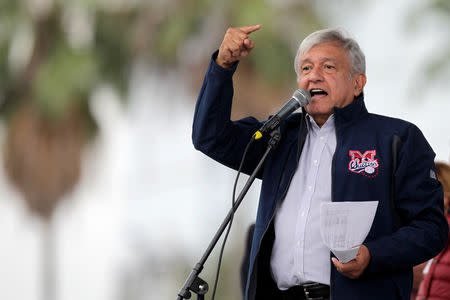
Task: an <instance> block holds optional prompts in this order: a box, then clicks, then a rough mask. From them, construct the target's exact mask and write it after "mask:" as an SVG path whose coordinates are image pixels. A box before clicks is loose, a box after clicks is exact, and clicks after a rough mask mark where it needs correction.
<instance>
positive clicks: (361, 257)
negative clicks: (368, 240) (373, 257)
mask: <svg viewBox="0 0 450 300" xmlns="http://www.w3.org/2000/svg"><path fill="white" fill-rule="evenodd" d="M331 261H332V262H333V264H334V266H335V267H336V269H337V271H338V272H339V273H341V274H342V275H344V276H347V277H348V278H351V279H356V278H358V277H359V276H361V274H362V273H363V272H364V270H365V269H366V268H367V266H368V265H369V262H370V252H369V249H367V247H366V246H364V245H361V246H360V247H359V250H358V254H357V255H356V258H355V259H354V260H351V261H349V262H348V263H345V264H344V263H341V262H340V261H339V260H337V259H336V258H335V257H333V258H332V259H331Z"/></svg>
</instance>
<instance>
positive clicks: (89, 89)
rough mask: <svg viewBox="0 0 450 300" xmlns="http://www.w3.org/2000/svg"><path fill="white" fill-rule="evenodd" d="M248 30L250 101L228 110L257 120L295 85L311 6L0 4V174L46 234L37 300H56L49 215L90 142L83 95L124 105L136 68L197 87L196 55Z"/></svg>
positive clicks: (203, 1)
mask: <svg viewBox="0 0 450 300" xmlns="http://www.w3.org/2000/svg"><path fill="white" fill-rule="evenodd" d="M248 24H262V25H263V26H264V30H261V31H260V32H258V33H255V34H254V40H255V42H256V44H257V48H255V50H254V51H253V53H252V55H251V56H250V57H249V58H248V59H247V60H246V61H245V62H243V66H242V67H241V69H243V70H242V72H241V74H242V75H239V76H238V77H237V80H238V81H239V82H240V83H239V84H240V85H241V86H246V88H245V89H243V90H242V91H241V94H240V98H239V99H246V100H247V99H258V101H257V102H249V101H238V102H237V104H236V105H235V106H234V107H233V110H234V116H235V117H239V116H241V115H245V114H246V112H247V111H253V112H255V111H256V112H257V116H259V117H261V118H263V117H264V116H265V115H267V113H268V112H269V111H271V110H273V108H274V107H277V106H278V104H277V103H276V102H274V101H273V99H280V97H279V96H275V95H279V94H280V91H281V90H284V89H285V87H286V86H290V87H292V83H293V82H295V81H294V80H293V78H294V75H293V74H294V73H293V67H292V57H293V54H294V52H295V49H296V47H297V45H296V44H293V43H292V41H299V40H301V39H302V37H303V36H304V35H305V34H307V33H308V32H310V31H312V30H313V29H317V28H319V27H320V22H319V19H318V17H317V14H316V13H315V12H314V10H313V8H312V5H311V1H287V0H286V1H259V0H240V1H237V0H232V1H207V0H191V1H182V0H172V1H163V0H159V1H157V0H154V1H144V0H135V1H126V0H114V1H112V0H111V1H107V0H78V1H73V0H39V1H38V0H16V1H9V0H1V2H0V114H1V115H2V117H3V119H4V120H5V127H6V130H7V138H6V141H5V143H4V165H5V167H6V171H7V174H8V177H9V178H10V179H11V181H12V183H13V184H14V185H15V186H16V187H17V188H18V189H19V190H20V191H21V193H22V194H23V196H24V200H25V202H26V204H27V207H28V208H29V209H30V211H31V212H32V213H33V214H36V215H38V216H39V217H41V218H42V220H44V221H45V222H44V223H45V224H46V228H47V230H46V233H45V234H44V241H45V242H44V243H43V245H44V248H43V253H44V255H45V256H44V272H46V273H45V274H44V276H43V280H44V285H45V286H44V295H43V297H44V298H43V299H46V300H52V299H54V298H55V295H54V287H53V277H54V274H53V265H52V261H53V254H54V253H53V252H54V251H53V246H52V245H53V234H52V226H51V219H52V214H53V211H54V210H55V207H56V206H57V204H58V202H59V201H60V200H61V199H63V197H64V196H65V195H67V193H69V192H70V191H71V190H72V189H73V188H74V186H75V185H76V183H77V181H78V178H79V176H80V161H81V155H82V150H83V146H84V145H85V144H86V142H87V141H88V140H89V138H91V137H94V136H95V133H96V124H95V121H94V120H93V118H92V116H91V113H90V109H89V101H90V99H91V95H92V93H93V92H94V91H95V90H96V89H97V88H98V87H99V86H102V85H105V84H106V85H108V86H111V87H113V88H114V89H115V90H116V91H117V92H118V93H119V94H120V95H122V98H124V99H125V98H126V97H125V96H126V94H127V89H128V81H129V75H130V72H131V71H132V67H133V65H135V64H136V63H142V62H144V63H146V64H148V66H149V67H150V68H151V67H154V66H163V67H168V66H169V67H175V66H177V65H182V66H184V67H186V68H188V69H189V71H188V72H186V74H188V75H189V76H188V77H187V79H188V78H191V79H192V78H202V74H201V73H203V70H204V66H205V62H206V61H207V56H204V55H203V54H204V53H205V50H204V49H205V48H206V49H207V50H206V53H208V54H209V53H210V51H212V50H213V49H214V48H218V46H219V45H220V41H221V39H222V37H223V34H224V33H225V30H226V28H227V27H228V26H242V25H248ZM199 53H200V54H202V55H198V54H199ZM192 71H194V72H197V73H194V74H195V75H192ZM196 84H198V82H197V83H196ZM196 89H197V87H196ZM290 90H291V89H289V92H288V93H290ZM249 91H251V93H250V92H249ZM249 103H250V104H249ZM261 103H264V104H263V105H261Z"/></svg>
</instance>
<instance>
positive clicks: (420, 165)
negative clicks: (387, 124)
mask: <svg viewBox="0 0 450 300" xmlns="http://www.w3.org/2000/svg"><path fill="white" fill-rule="evenodd" d="M402 142H403V146H402V148H401V150H400V153H399V161H398V168H397V171H396V172H395V174H394V176H395V187H394V188H395V198H394V203H395V204H394V205H395V210H396V212H397V214H398V215H399V217H400V221H401V226H400V227H399V229H398V230H396V231H395V232H394V233H393V234H391V235H389V236H384V237H381V238H379V239H376V240H373V241H370V242H367V243H366V244H365V245H366V246H367V247H368V249H369V251H370V255H371V261H370V263H369V266H368V269H367V271H368V272H387V271H396V270H401V269H406V268H412V267H413V266H414V265H417V264H419V263H422V262H424V261H426V260H428V259H431V258H432V257H434V256H436V255H437V254H438V253H439V252H440V251H441V250H442V248H443V247H444V246H445V243H446V240H447V236H448V230H449V227H448V223H447V221H446V219H445V217H444V214H443V192H442V185H441V184H440V182H439V181H438V180H437V177H436V170H435V166H434V157H435V154H434V152H433V150H432V149H431V147H430V145H429V144H428V143H427V141H426V140H425V137H424V136H423V134H422V132H421V131H420V130H419V129H418V128H417V127H416V126H414V125H412V124H411V125H410V126H409V128H408V130H407V134H406V135H405V137H403V138H402Z"/></svg>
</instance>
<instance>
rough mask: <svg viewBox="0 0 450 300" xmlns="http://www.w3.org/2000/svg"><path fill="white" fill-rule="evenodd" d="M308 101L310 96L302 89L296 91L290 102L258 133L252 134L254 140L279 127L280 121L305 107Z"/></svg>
mask: <svg viewBox="0 0 450 300" xmlns="http://www.w3.org/2000/svg"><path fill="white" fill-rule="evenodd" d="M310 100H311V95H310V94H309V92H308V91H306V90H302V89H298V90H296V91H295V92H294V94H293V95H292V98H291V100H289V101H288V102H286V104H284V106H283V107H282V108H281V109H280V110H279V111H278V112H277V113H276V114H275V115H273V116H272V117H271V118H270V119H269V120H268V121H267V122H266V123H264V125H263V126H262V127H261V128H260V129H259V130H258V131H256V132H255V133H254V134H253V137H254V138H255V140H259V139H260V138H262V136H263V135H264V134H266V133H268V132H272V131H273V130H274V129H276V128H277V127H278V126H280V123H281V121H283V120H284V119H286V118H287V117H288V116H289V115H290V114H291V113H293V112H294V111H296V110H297V109H298V108H299V107H303V106H305V105H307V104H308V103H309V101H310Z"/></svg>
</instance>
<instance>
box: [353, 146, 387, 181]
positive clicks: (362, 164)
mask: <svg viewBox="0 0 450 300" xmlns="http://www.w3.org/2000/svg"><path fill="white" fill-rule="evenodd" d="M348 154H349V155H350V157H351V160H350V162H349V163H348V169H349V170H350V171H352V172H353V173H357V174H363V175H364V176H368V177H375V176H376V175H377V173H378V167H379V166H380V165H379V164H378V159H375V156H376V154H377V151H376V150H369V151H366V152H364V154H361V152H359V151H358V150H350V151H348Z"/></svg>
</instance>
